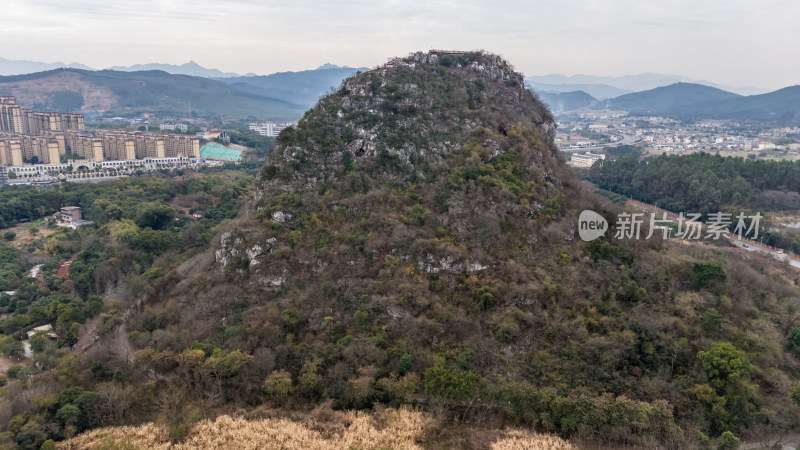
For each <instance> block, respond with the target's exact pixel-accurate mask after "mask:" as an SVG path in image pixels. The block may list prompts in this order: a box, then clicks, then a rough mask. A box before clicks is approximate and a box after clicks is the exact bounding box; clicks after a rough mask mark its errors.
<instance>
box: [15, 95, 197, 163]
mask: <svg viewBox="0 0 800 450" xmlns="http://www.w3.org/2000/svg"><path fill="white" fill-rule="evenodd" d="M181 125H183V127H186V125H185V124H178V125H174V124H173V126H174V127H177V129H185V128H181ZM173 129H175V128H173ZM66 154H73V155H75V156H77V157H79V158H81V159H85V160H88V161H93V162H94V163H100V162H103V161H130V160H140V159H146V158H149V159H154V158H155V159H158V158H198V157H200V138H198V137H196V136H188V135H175V134H157V133H148V132H141V131H135V132H126V131H120V130H94V131H88V130H86V129H85V126H84V120H83V116H82V115H81V114H71V113H63V114H62V113H54V112H38V111H31V110H29V109H25V108H22V107H20V106H19V105H18V104H17V102H16V99H15V98H14V97H0V166H10V167H20V166H23V165H24V164H25V163H30V164H44V165H50V166H54V165H59V164H60V163H61V155H66Z"/></svg>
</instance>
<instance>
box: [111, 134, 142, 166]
mask: <svg viewBox="0 0 800 450" xmlns="http://www.w3.org/2000/svg"><path fill="white" fill-rule="evenodd" d="M103 156H104V157H105V159H106V160H117V161H127V160H131V159H136V141H135V140H134V139H133V138H132V137H130V136H128V135H126V134H111V133H108V134H105V135H103Z"/></svg>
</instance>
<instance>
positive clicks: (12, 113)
mask: <svg viewBox="0 0 800 450" xmlns="http://www.w3.org/2000/svg"><path fill="white" fill-rule="evenodd" d="M0 131H6V132H9V133H22V132H23V116H22V108H21V107H20V106H19V105H17V99H16V98H14V97H7V96H2V97H0Z"/></svg>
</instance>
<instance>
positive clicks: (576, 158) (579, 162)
mask: <svg viewBox="0 0 800 450" xmlns="http://www.w3.org/2000/svg"><path fill="white" fill-rule="evenodd" d="M601 159H606V155H604V154H601V153H591V152H586V153H582V154H580V153H573V154H572V158H571V159H570V160H569V164H570V165H571V166H572V167H592V164H594V163H595V161H599V160H601Z"/></svg>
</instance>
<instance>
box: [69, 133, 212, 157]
mask: <svg viewBox="0 0 800 450" xmlns="http://www.w3.org/2000/svg"><path fill="white" fill-rule="evenodd" d="M65 137H66V145H67V150H68V152H69V153H72V154H75V155H77V156H80V157H81V158H83V159H88V160H94V161H96V162H101V161H106V160H110V161H128V160H133V159H144V158H173V157H184V158H197V157H199V156H200V139H199V138H198V137H196V136H187V135H183V134H158V133H148V132H144V131H132V132H126V131H121V130H94V131H92V132H86V131H83V132H69V133H66V136H65Z"/></svg>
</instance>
